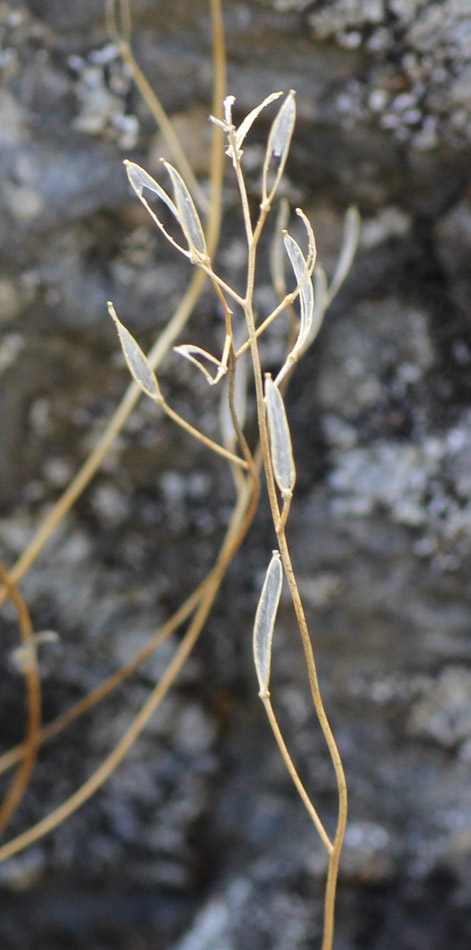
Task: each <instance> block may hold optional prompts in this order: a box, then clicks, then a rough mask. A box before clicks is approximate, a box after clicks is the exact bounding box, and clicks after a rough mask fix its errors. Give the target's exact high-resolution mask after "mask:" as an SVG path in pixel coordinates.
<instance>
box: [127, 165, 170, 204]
mask: <svg viewBox="0 0 471 950" xmlns="http://www.w3.org/2000/svg"><path fill="white" fill-rule="evenodd" d="M124 164H125V166H126V173H127V176H128V178H129V182H130V184H131V186H132V188H133V189H134V191H135V192H136V195H137V197H138V198H140V199H141V200H142V196H143V191H144V188H147V190H148V191H151V192H152V194H154V195H157V196H158V197H159V198H160V199H161V201H163V202H164V204H166V205H167V208H169V209H170V211H171V212H172V214H173V215H174V216H175V217H176V218H178V212H177V209H176V206H175V205H174V203H173V201H172V199H171V198H170V197H169V195H168V194H167V192H166V191H165V190H164V189H163V188H162V186H161V185H159V183H158V182H157V181H156V180H155V178H152V175H149V172H146V171H145V169H144V168H141V166H140V165H136V162H130V161H129V160H128V159H125V161H124ZM145 204H146V205H147V202H145Z"/></svg>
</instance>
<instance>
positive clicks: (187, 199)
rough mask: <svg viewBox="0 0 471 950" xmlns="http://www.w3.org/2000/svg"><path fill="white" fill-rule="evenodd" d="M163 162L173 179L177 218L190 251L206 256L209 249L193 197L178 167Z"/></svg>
mask: <svg viewBox="0 0 471 950" xmlns="http://www.w3.org/2000/svg"><path fill="white" fill-rule="evenodd" d="M163 164H164V165H165V168H166V169H167V171H168V173H169V175H170V178H171V179H172V186H173V191H174V197H175V204H176V206H177V218H178V222H179V224H180V227H181V229H182V231H183V233H184V235H185V237H186V239H187V241H188V246H189V248H190V251H191V252H192V253H196V254H197V255H199V256H203V257H206V255H207V250H206V241H205V237H204V232H203V227H202V225H201V221H200V219H199V215H198V212H197V210H196V208H195V204H194V201H193V198H192V197H191V195H190V192H189V191H188V188H187V187H186V185H185V182H184V181H183V178H182V176H181V175H180V174H179V172H177V170H176V168H174V167H173V165H170V163H169V162H165V161H164V162H163Z"/></svg>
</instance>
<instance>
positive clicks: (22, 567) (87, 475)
mask: <svg viewBox="0 0 471 950" xmlns="http://www.w3.org/2000/svg"><path fill="white" fill-rule="evenodd" d="M211 14H212V21H213V56H214V94H213V105H212V109H213V114H214V115H220V114H221V103H222V100H223V98H224V90H225V84H226V75H225V74H226V57H225V45H224V31H223V27H222V14H221V3H220V0H211ZM154 117H155V118H156V121H158V118H157V115H154ZM222 143H223V133H222V131H221V129H219V128H218V127H217V126H216V125H213V129H212V145H211V183H210V205H209V211H208V217H207V223H206V243H207V246H208V254H209V255H210V257H212V256H213V255H214V253H215V250H216V247H217V243H218V239H219V231H220V224H221V191H222V179H223V168H224V154H223V148H222ZM205 280H206V277H205V275H204V273H203V272H202V271H200V270H198V271H195V273H194V274H193V277H192V279H191V281H190V284H189V286H188V289H187V290H186V292H185V294H184V295H183V297H182V300H181V301H180V304H179V306H178V307H177V309H176V311H175V313H174V315H173V317H172V319H171V320H170V321H169V323H168V325H167V327H166V328H165V330H164V331H163V333H161V334H160V336H159V337H158V339H157V340H156V342H155V344H154V346H153V347H152V349H151V350H150V352H149V354H148V359H149V363H150V365H151V366H152V369H156V368H157V367H158V366H159V364H160V362H161V361H162V359H163V357H164V356H165V354H166V353H167V352H168V350H169V349H170V347H171V346H172V344H173V343H174V341H175V340H176V338H177V337H178V336H179V334H180V333H181V331H182V330H183V328H184V326H185V325H186V323H187V322H188V320H189V318H190V316H191V314H192V312H193V310H194V308H195V305H196V302H197V300H198V298H199V296H200V294H201V291H202V289H203V286H204V283H205ZM141 395H142V390H141V389H140V388H139V386H138V385H137V383H134V382H133V383H131V384H130V385H129V386H128V388H127V390H126V392H125V394H124V396H123V398H122V400H121V402H120V403H119V405H118V407H117V409H116V410H115V412H114V414H113V416H112V418H111V420H110V421H109V423H108V425H107V426H106V429H105V431H104V433H103V435H102V437H101V439H100V441H99V442H98V444H97V446H96V447H95V448H94V449H93V451H92V452H91V454H90V455H89V457H88V458H87V459H86V461H85V462H84V464H83V465H82V467H81V468H80V469H79V471H78V473H77V475H76V476H75V478H74V479H73V480H72V482H71V483H70V485H69V486H68V487H67V489H66V490H65V492H63V494H62V495H61V497H60V498H59V499H58V501H57V502H56V503H55V505H54V506H53V507H52V509H51V511H50V512H49V514H48V516H47V517H46V518H45V519H44V521H43V522H42V524H41V525H40V527H39V529H38V531H37V532H36V534H35V535H34V536H33V538H32V539H31V541H30V543H29V545H28V546H27V548H26V549H25V551H24V552H23V554H22V555H21V557H20V558H19V559H18V560H17V562H16V564H15V565H14V566H13V568H12V569H11V571H10V578H11V580H12V581H13V583H17V582H18V581H19V580H20V578H21V577H23V575H24V574H25V573H26V571H27V570H29V568H30V567H31V565H32V564H33V563H34V561H35V560H36V558H37V557H38V555H39V554H40V553H41V551H42V549H43V547H44V545H45V544H46V543H47V541H48V540H49V538H50V537H51V534H52V533H53V532H54V531H55V529H56V528H57V526H58V525H59V524H60V522H61V521H62V519H63V518H64V517H65V515H66V514H67V512H68V511H70V509H71V508H72V506H73V505H74V504H75V502H76V501H77V499H78V498H79V497H80V495H81V494H82V492H83V491H84V490H85V489H86V487H87V485H88V484H89V483H90V482H91V480H92V478H93V477H94V475H95V474H96V472H97V471H98V469H99V468H100V466H101V463H102V462H103V460H104V458H105V457H106V455H107V454H108V452H109V450H110V448H111V446H112V445H113V442H114V441H115V439H116V438H117V436H118V435H119V433H120V432H121V430H122V428H123V426H124V425H125V423H126V421H127V419H128V417H129V415H130V414H131V412H132V410H133V409H134V406H135V405H136V403H137V401H138V400H139V398H140V397H141ZM6 597H7V590H6V587H5V585H2V587H1V588H0V604H2V603H3V602H4V600H5V598H6Z"/></svg>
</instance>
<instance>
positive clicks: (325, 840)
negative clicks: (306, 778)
mask: <svg viewBox="0 0 471 950" xmlns="http://www.w3.org/2000/svg"><path fill="white" fill-rule="evenodd" d="M260 699H261V700H262V702H263V705H264V707H265V712H266V714H267V716H268V721H269V723H270V726H271V728H272V730H273V734H274V736H275V739H276V741H277V744H278V748H279V750H280V752H281V754H282V756H283V759H284V761H285V765H286V768H287V769H288V772H289V774H290V776H291V779H292V781H293V783H294V785H295V786H296V789H297V791H298V793H299V796H300V798H301V800H302V802H303V805H304V807H305V809H306V811H307V812H308V814H309V816H310V818H311V821H312V823H313V825H314V826H315V827H316V828H317V831H318V833H319V837H320V839H321V841H322V844H323V845H324V848H325V849H326V851H327V853H328V854H332V851H333V845H332V842H331V840H330V838H329V836H328V834H327V832H326V830H325V828H324V825H323V823H322V821H321V819H320V818H319V815H318V813H317V811H316V809H315V808H314V805H313V804H312V802H311V799H310V798H309V795H308V793H307V792H306V789H305V788H304V785H303V783H302V781H301V779H300V777H299V775H298V773H297V771H296V768H295V765H294V763H293V760H292V758H291V756H290V754H289V752H288V748H287V746H286V742H285V740H284V739H283V736H282V734H281V730H280V727H279V725H278V720H277V718H276V716H275V713H274V711H273V706H272V702H271V697H270V693H263V694H261V695H260Z"/></svg>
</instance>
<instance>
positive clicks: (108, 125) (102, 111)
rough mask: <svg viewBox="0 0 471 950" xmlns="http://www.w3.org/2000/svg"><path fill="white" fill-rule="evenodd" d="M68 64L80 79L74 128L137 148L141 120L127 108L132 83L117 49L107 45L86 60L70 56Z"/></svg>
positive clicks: (127, 146) (77, 87)
mask: <svg viewBox="0 0 471 950" xmlns="http://www.w3.org/2000/svg"><path fill="white" fill-rule="evenodd" d="M68 65H69V68H70V69H71V71H72V72H73V73H74V74H75V77H76V78H75V95H76V99H77V105H78V113H77V115H76V117H75V119H74V122H73V125H74V128H75V129H77V131H79V132H84V133H86V134H87V135H96V136H103V137H104V138H106V139H108V140H111V141H113V142H115V143H116V144H117V145H118V147H119V148H121V149H124V150H129V149H133V148H135V146H136V143H137V140H138V136H139V121H138V118H137V116H136V115H134V114H133V113H131V112H129V110H128V107H127V99H128V95H129V92H130V89H131V85H132V80H131V76H130V73H129V70H128V69H127V68H126V66H125V65H124V64H123V63H122V61H121V59H120V56H119V51H118V49H117V47H116V46H114V45H113V44H112V43H107V44H106V46H104V47H102V48H101V49H97V50H92V51H91V52H90V53H89V54H88V56H87V57H86V58H84V57H81V56H70V57H69V60H68Z"/></svg>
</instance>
